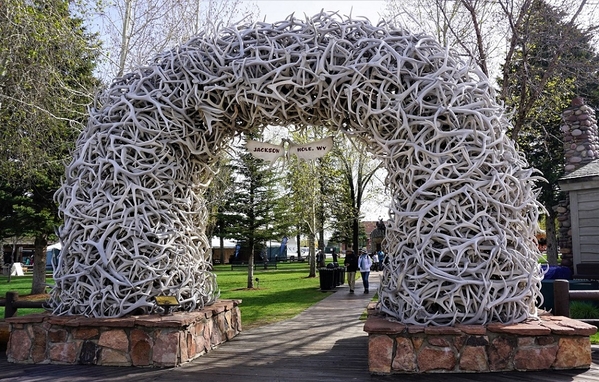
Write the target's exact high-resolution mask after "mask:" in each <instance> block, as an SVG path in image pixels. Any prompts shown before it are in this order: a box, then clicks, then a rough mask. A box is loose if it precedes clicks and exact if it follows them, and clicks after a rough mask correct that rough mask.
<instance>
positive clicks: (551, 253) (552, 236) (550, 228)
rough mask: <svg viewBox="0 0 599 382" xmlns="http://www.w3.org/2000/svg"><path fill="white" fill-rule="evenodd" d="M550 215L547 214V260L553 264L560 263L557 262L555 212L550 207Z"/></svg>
mask: <svg viewBox="0 0 599 382" xmlns="http://www.w3.org/2000/svg"><path fill="white" fill-rule="evenodd" d="M548 210H549V211H550V212H549V216H547V219H546V223H545V235H546V236H547V262H548V263H549V265H551V266H557V265H559V264H558V262H557V255H558V253H557V234H556V230H555V229H556V227H555V216H554V215H555V212H553V210H552V209H548Z"/></svg>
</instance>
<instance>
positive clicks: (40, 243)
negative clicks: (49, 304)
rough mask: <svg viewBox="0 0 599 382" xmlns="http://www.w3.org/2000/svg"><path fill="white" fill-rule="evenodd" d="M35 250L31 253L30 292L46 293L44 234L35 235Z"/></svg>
mask: <svg viewBox="0 0 599 382" xmlns="http://www.w3.org/2000/svg"><path fill="white" fill-rule="evenodd" d="M34 245H35V252H34V254H33V281H32V283H31V294H41V293H46V248H47V247H48V240H47V238H46V237H45V236H42V235H38V236H36V237H35V244H34Z"/></svg>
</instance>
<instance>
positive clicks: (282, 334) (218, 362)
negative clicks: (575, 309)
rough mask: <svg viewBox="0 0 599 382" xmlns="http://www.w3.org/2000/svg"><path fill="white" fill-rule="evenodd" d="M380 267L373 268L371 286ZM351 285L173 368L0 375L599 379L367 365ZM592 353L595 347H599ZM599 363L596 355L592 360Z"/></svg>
mask: <svg viewBox="0 0 599 382" xmlns="http://www.w3.org/2000/svg"><path fill="white" fill-rule="evenodd" d="M378 280H379V274H378V273H376V272H375V273H372V274H371V283H372V284H373V285H372V286H371V290H372V291H374V290H376V287H377V286H378ZM356 286H359V287H358V288H357V290H356V294H349V293H348V292H349V289H348V287H347V285H342V286H340V287H338V288H337V289H336V291H335V292H334V293H332V294H331V295H330V296H329V297H327V298H325V299H324V300H322V301H321V302H319V303H317V304H315V305H314V306H312V307H310V308H309V309H307V310H306V311H304V312H302V313H301V314H299V315H298V316H296V317H294V318H293V319H291V320H287V321H283V322H279V323H276V324H272V325H268V326H263V327H259V328H254V329H251V330H246V331H243V332H242V333H241V334H239V335H238V336H237V337H235V338H234V339H233V340H232V341H229V342H227V343H225V344H223V345H221V346H220V347H219V348H217V349H214V350H213V351H211V352H210V353H208V354H206V355H204V356H202V357H200V358H198V359H196V360H194V361H193V362H190V363H188V364H185V365H183V366H181V367H177V368H172V369H142V368H134V367H102V366H82V365H64V366H61V365H14V364H9V363H8V362H7V361H6V357H2V358H0V379H5V378H6V379H10V380H11V381H56V382H62V381H64V382H66V381H69V382H70V381H100V380H102V381H106V380H110V381H128V382H129V381H167V380H172V381H174V382H175V381H176V382H179V381H210V382H220V381H223V382H240V381H244V382H247V381H260V382H264V381H291V382H294V381H318V382H321V381H339V382H341V381H343V382H347V381H402V382H411V381H414V382H415V381H418V382H439V380H443V381H455V382H459V381H485V382H489V381H497V382H514V381H599V373H598V369H597V366H596V364H594V365H593V368H592V369H591V370H575V371H571V370H568V371H562V372H554V371H545V372H526V373H524V372H509V373H485V374H419V375H405V374H395V375H391V376H372V375H370V373H369V372H368V354H367V348H368V336H367V334H366V333H365V332H364V331H363V326H364V321H362V320H360V316H361V315H362V314H363V313H364V311H365V309H366V306H367V305H368V303H369V301H370V300H371V299H372V297H373V293H372V292H371V293H370V294H363V293H362V291H363V289H362V286H361V281H360V280H359V281H358V283H357V285H356ZM594 356H595V354H594ZM595 362H597V361H595Z"/></svg>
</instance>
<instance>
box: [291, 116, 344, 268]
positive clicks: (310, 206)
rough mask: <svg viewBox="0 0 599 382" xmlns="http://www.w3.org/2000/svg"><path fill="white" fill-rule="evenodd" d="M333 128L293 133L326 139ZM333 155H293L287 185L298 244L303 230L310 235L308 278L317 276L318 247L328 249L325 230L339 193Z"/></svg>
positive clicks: (302, 139)
mask: <svg viewBox="0 0 599 382" xmlns="http://www.w3.org/2000/svg"><path fill="white" fill-rule="evenodd" d="M329 135H330V131H329V130H328V129H327V128H326V127H321V126H316V127H312V128H311V129H310V130H306V129H301V130H299V131H296V132H294V133H293V134H292V140H293V142H295V143H308V142H313V141H316V140H320V139H323V138H326V137H328V136H329ZM336 171H338V170H337V169H335V168H334V166H333V163H332V161H331V156H330V154H329V155H325V156H324V157H321V158H318V159H315V160H310V161H302V160H298V159H297V158H296V157H292V158H290V161H289V169H288V172H289V175H288V177H287V179H288V180H287V188H288V189H289V190H291V192H290V194H289V201H288V205H289V210H290V211H291V214H290V218H291V219H293V221H294V223H295V224H294V226H295V227H297V228H296V234H297V238H298V239H297V241H298V247H299V242H300V237H301V233H307V235H308V248H309V257H310V272H309V274H308V277H316V265H317V264H316V252H315V248H316V247H318V248H319V250H321V251H323V253H324V250H325V242H324V232H325V229H326V227H327V225H328V223H329V222H330V220H331V216H332V215H333V213H332V211H333V209H334V208H335V207H334V205H333V204H332V203H331V202H332V201H333V200H334V199H335V195H336V194H337V193H338V192H339V190H338V184H337V181H336V180H337V178H336V176H335V172H336Z"/></svg>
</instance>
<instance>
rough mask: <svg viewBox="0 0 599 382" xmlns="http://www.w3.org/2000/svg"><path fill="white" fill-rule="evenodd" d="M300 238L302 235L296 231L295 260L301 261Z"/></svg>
mask: <svg viewBox="0 0 599 382" xmlns="http://www.w3.org/2000/svg"><path fill="white" fill-rule="evenodd" d="M297 232H299V229H298V230H297ZM301 239H302V236H301V235H300V234H299V233H298V234H297V235H296V236H295V241H296V242H297V261H301V260H302V247H301V244H302V242H301Z"/></svg>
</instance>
